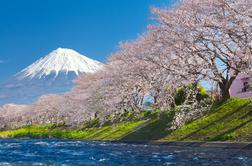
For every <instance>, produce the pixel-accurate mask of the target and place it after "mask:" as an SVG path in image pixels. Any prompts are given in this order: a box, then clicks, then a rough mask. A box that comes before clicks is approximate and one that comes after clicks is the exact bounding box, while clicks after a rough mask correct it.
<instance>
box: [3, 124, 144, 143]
mask: <svg viewBox="0 0 252 166" xmlns="http://www.w3.org/2000/svg"><path fill="white" fill-rule="evenodd" d="M144 122H145V121H144V120H142V121H137V122H129V123H121V124H116V125H112V126H106V127H101V128H87V129H85V130H73V129H62V127H60V128H59V127H57V126H55V127H52V125H44V126H37V125H32V126H27V127H24V128H20V129H17V130H8V131H2V132H0V138H2V139H3V138H59V139H90V140H118V139H120V138H122V137H124V135H126V134H128V133H129V132H131V131H132V130H134V128H135V127H136V126H138V125H140V124H142V123H144Z"/></svg>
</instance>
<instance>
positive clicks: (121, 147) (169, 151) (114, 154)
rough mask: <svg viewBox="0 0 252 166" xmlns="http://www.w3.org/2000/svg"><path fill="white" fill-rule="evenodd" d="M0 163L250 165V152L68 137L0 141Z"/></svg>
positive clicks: (24, 165)
mask: <svg viewBox="0 0 252 166" xmlns="http://www.w3.org/2000/svg"><path fill="white" fill-rule="evenodd" d="M0 165H6V166H8V165H17V166H26V165H34V166H36V165H38V166H40V165H65V166H67V165H73V166H78V165H84V166H86V165H87V166H89V165H90V166H100V165H101V166H102V165H104V166H120V165H121V166H162V165H164V166H170V165H174V166H175V165H176V166H180V165H181V166H197V165H199V166H202V165H203V166H207V165H211V166H215V165H216V166H226V165H227V166H239V165H241V166H250V165H251V166H252V151H246V150H237V149H236V150H230V149H229V150H228V149H226V150H223V149H213V148H211V149H205V148H182V147H180V148H178V147H176V148H175V147H168V146H157V145H144V144H126V143H111V142H99V141H70V140H31V139H21V140H0Z"/></svg>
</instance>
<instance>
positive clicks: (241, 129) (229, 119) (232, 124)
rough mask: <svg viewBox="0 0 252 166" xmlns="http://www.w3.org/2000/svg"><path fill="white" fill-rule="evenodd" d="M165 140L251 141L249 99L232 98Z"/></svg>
mask: <svg viewBox="0 0 252 166" xmlns="http://www.w3.org/2000/svg"><path fill="white" fill-rule="evenodd" d="M163 140H165V141H238V142H247V141H252V103H251V99H237V98H232V99H230V100H228V101H227V102H225V103H223V104H221V105H220V106H219V107H217V108H215V109H214V110H212V112H211V113H210V114H209V115H206V116H204V117H202V118H200V119H198V120H195V121H193V122H191V123H189V124H186V125H185V126H183V127H182V128H180V129H178V130H176V131H174V132H172V133H171V134H170V135H168V136H167V137H165V138H164V139H163Z"/></svg>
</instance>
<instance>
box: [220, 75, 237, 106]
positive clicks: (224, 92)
mask: <svg viewBox="0 0 252 166" xmlns="http://www.w3.org/2000/svg"><path fill="white" fill-rule="evenodd" d="M235 78H236V77H231V78H230V79H229V80H226V79H225V80H222V82H219V83H218V84H219V87H220V95H221V99H220V100H221V101H222V102H224V101H227V100H228V99H229V98H230V97H231V95H230V92H229V89H230V87H231V85H232V83H233V81H234V80H235Z"/></svg>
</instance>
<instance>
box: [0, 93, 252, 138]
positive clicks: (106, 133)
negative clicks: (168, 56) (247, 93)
mask: <svg viewBox="0 0 252 166" xmlns="http://www.w3.org/2000/svg"><path fill="white" fill-rule="evenodd" d="M173 116H174V111H166V112H160V111H155V112H150V111H145V112H142V113H140V114H134V113H132V112H128V113H124V114H121V115H116V117H113V118H112V117H109V118H108V122H106V123H105V124H103V127H99V126H100V122H99V120H98V119H93V120H91V121H88V122H86V123H84V124H83V125H82V126H80V127H79V128H78V129H69V128H67V127H65V126H64V124H62V125H52V124H51V125H44V126H37V125H32V126H27V127H23V128H20V129H16V130H9V131H2V132H0V138H2V139H5V138H58V139H87V140H127V141H149V140H159V141H160V140H161V141H234V142H248V141H252V103H251V99H237V98H232V99H230V100H228V101H227V102H225V103H223V104H219V105H216V106H215V107H214V108H213V109H212V111H211V112H210V113H209V114H208V115H205V116H204V117H202V118H200V119H198V120H195V121H192V122H190V123H188V124H186V125H184V126H183V127H181V128H180V129H178V130H175V131H171V130H170V125H171V121H172V118H173Z"/></svg>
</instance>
